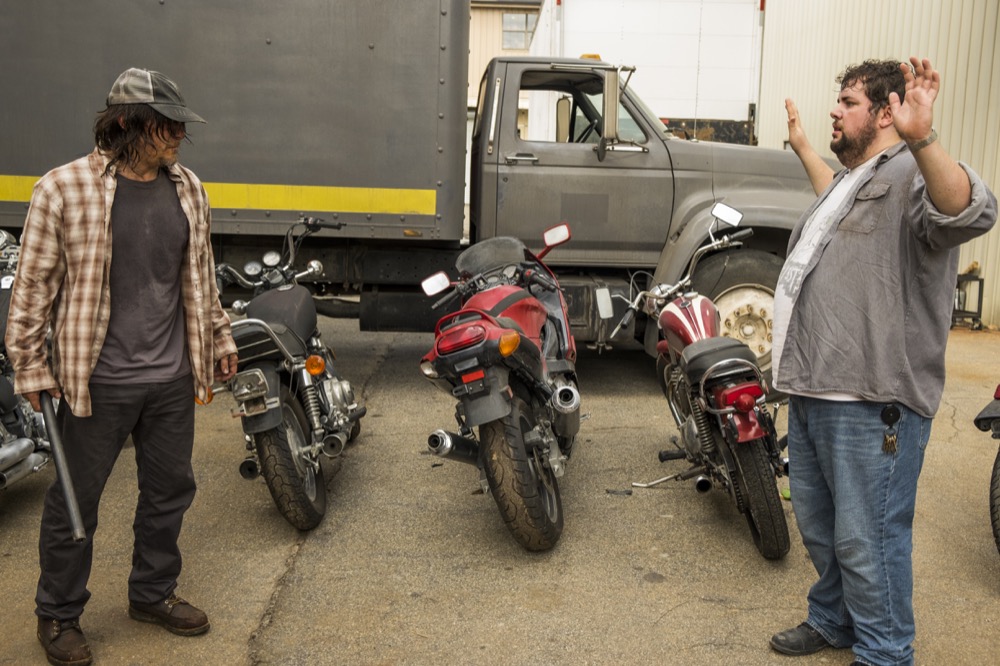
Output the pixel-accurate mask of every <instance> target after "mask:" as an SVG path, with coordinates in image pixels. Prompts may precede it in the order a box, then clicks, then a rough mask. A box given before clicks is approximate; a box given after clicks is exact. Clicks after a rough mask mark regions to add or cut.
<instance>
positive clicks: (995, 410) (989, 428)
mask: <svg viewBox="0 0 1000 666" xmlns="http://www.w3.org/2000/svg"><path fill="white" fill-rule="evenodd" d="M975 424H976V427H977V428H979V429H980V430H982V431H983V432H989V433H991V434H992V435H993V439H1000V385H997V389H996V391H994V393H993V401H992V402H990V404H988V405H986V407H984V408H983V411H981V412H979V416H977V417H976V419H975ZM990 523H991V524H992V525H993V541H995V542H996V545H997V550H998V551H1000V451H997V457H996V460H995V461H994V462H993V475H992V476H991V477H990Z"/></svg>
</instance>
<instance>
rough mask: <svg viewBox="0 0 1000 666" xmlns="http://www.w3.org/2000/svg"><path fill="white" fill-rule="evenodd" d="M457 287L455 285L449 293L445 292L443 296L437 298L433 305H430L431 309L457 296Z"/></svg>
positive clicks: (445, 303) (435, 308) (449, 301)
mask: <svg viewBox="0 0 1000 666" xmlns="http://www.w3.org/2000/svg"><path fill="white" fill-rule="evenodd" d="M459 293H460V292H459V290H458V287H455V289H453V290H452V291H451V292H450V293H448V294H446V295H445V297H444V298H441V299H439V300H438V301H437V302H435V303H434V305H432V306H431V310H437V309H438V308H440V307H442V306H444V305H447V304H448V303H451V302H452V301H453V300H455V299H456V298H458V296H459Z"/></svg>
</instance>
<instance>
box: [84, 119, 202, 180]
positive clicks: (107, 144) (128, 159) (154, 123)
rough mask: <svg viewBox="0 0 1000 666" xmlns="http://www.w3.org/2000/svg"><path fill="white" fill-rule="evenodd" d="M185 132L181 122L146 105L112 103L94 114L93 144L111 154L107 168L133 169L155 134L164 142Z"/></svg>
mask: <svg viewBox="0 0 1000 666" xmlns="http://www.w3.org/2000/svg"><path fill="white" fill-rule="evenodd" d="M184 131H185V128H184V123H179V122H177V121H176V120H170V119H169V118H167V117H166V116H164V115H163V114H161V113H160V112H159V111H156V110H155V109H153V107H151V106H149V105H148V104H112V105H111V106H109V107H108V108H106V109H105V110H104V111H101V112H100V113H99V114H97V119H96V120H95V121H94V143H96V144H97V147H98V148H99V149H100V150H101V152H103V153H105V154H106V155H108V156H109V157H110V161H109V162H108V169H110V168H111V167H112V166H115V167H119V168H120V167H123V166H124V167H129V168H134V167H135V166H136V164H138V163H139V159H140V156H141V153H142V151H143V149H144V148H145V147H146V146H150V145H152V143H153V137H154V136H157V137H159V138H160V140H161V141H166V140H167V139H169V138H171V137H176V136H177V135H178V134H181V133H183V132H184Z"/></svg>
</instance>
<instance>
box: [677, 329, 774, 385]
mask: <svg viewBox="0 0 1000 666" xmlns="http://www.w3.org/2000/svg"><path fill="white" fill-rule="evenodd" d="M733 359H738V360H741V361H749V362H750V363H753V364H754V365H756V364H757V355H756V354H754V353H753V350H751V349H750V348H749V347H747V346H746V345H745V344H743V343H742V342H740V341H739V340H734V339H732V338H725V337H719V338H706V339H704V340H697V341H696V342H693V343H691V344H690V345H688V346H687V347H685V348H684V350H683V351H682V352H681V359H680V367H681V370H682V371H683V372H684V373H685V374H686V375H687V378H688V382H689V383H691V384H697V383H698V382H700V381H701V378H702V377H704V376H705V373H706V372H708V369H709V368H711V367H712V366H713V365H715V364H716V363H719V362H721V361H726V360H733ZM748 371H749V370H748V368H747V366H746V365H745V364H744V363H735V364H733V366H732V369H730V370H728V371H727V370H726V369H725V368H721V369H719V370H717V371H716V373H713V376H716V377H721V376H725V375H729V374H733V373H747V372H748Z"/></svg>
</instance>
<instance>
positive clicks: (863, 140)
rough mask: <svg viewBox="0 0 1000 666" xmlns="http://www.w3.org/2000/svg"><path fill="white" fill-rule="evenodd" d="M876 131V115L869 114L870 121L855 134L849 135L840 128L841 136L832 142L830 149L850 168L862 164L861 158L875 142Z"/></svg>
mask: <svg viewBox="0 0 1000 666" xmlns="http://www.w3.org/2000/svg"><path fill="white" fill-rule="evenodd" d="M876 133H877V130H876V128H875V116H869V117H868V121H867V122H866V123H865V124H864V126H863V127H862V128H861V129H860V130H858V133H857V134H856V135H854V136H848V135H847V132H845V131H844V130H840V138H839V139H834V140H832V141H831V142H830V150H832V151H833V154H834V155H836V156H837V159H838V160H840V163H841V164H843V165H844V166H845V167H847V168H848V169H851V168H854V167H856V166H858V165H859V164H861V158H863V157H864V156H865V154H866V153H867V152H868V148H869V147H871V145H872V143H874V142H875V135H876Z"/></svg>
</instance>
